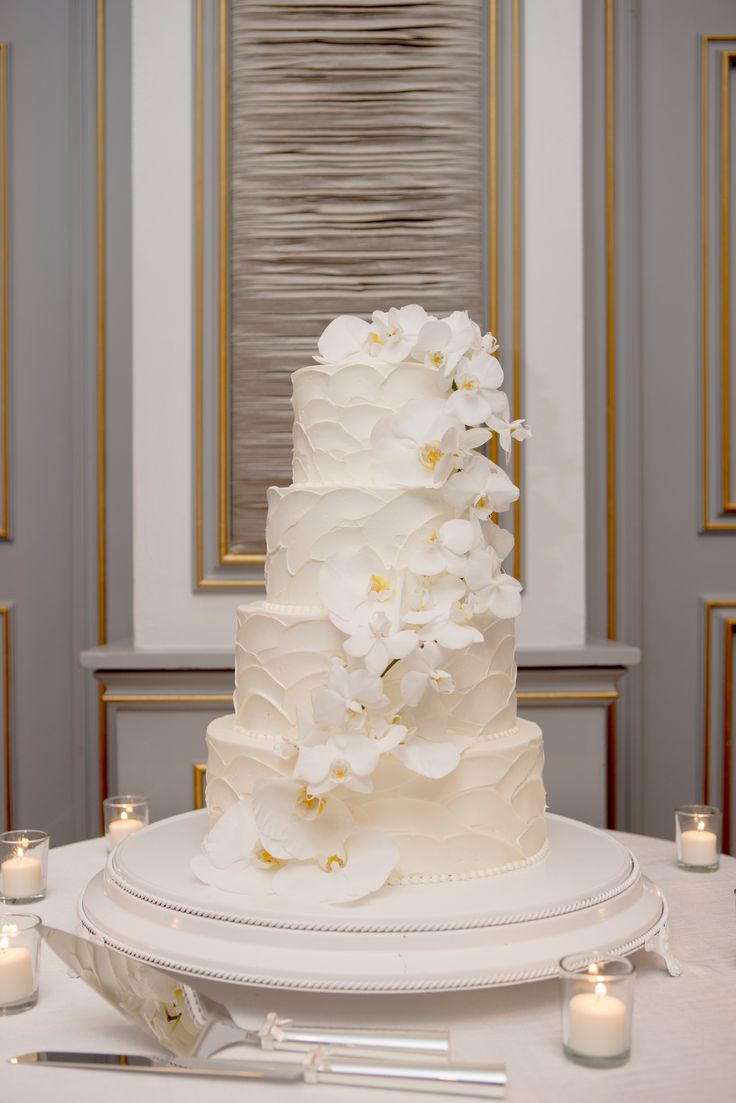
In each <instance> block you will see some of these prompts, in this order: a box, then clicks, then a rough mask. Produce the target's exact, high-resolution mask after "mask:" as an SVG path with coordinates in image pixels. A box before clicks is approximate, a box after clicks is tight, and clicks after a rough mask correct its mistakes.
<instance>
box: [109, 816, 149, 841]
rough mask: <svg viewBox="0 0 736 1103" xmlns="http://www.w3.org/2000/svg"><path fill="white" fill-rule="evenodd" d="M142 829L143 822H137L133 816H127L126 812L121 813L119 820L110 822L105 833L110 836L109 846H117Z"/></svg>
mask: <svg viewBox="0 0 736 1103" xmlns="http://www.w3.org/2000/svg"><path fill="white" fill-rule="evenodd" d="M142 827H145V824H144V823H143V820H139V819H137V818H136V817H135V816H129V815H128V814H127V813H126V812H123V813H122V815H121V817H120V819H119V820H110V824H109V826H108V829H107V833H108V835H109V836H110V846H111V847H113V846H117V845H118V843H121V842H122V841H123V839H127V838H128V836H129V835H134V834H135V833H136V831H140V829H141V828H142Z"/></svg>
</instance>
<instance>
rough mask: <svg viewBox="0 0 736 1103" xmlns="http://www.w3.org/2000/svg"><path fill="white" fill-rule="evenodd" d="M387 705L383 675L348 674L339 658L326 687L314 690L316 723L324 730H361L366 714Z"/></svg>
mask: <svg viewBox="0 0 736 1103" xmlns="http://www.w3.org/2000/svg"><path fill="white" fill-rule="evenodd" d="M387 704H388V698H387V697H386V696H385V695H384V692H383V683H382V681H381V678H380V675H378V674H373V673H371V671H369V670H348V668H347V667H346V666H345V664H344V663H343V662H341V661H340V659H338V658H333V659H332V660H331V661H330V667H329V671H328V675H327V685H326V686H317V687H316V688H315V689H313V690H312V710H313V712H314V719H315V720H316V721H317V723H318V724H321V725H324V726H325V727H335V728H340V729H341V730H344V729H345V728H349V729H352V730H356V729H360V728H362V727H363V726H364V724H365V720H366V710H367V709H369V708H381V707H382V706H384V705H387Z"/></svg>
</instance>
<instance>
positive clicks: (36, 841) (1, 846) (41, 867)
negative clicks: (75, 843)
mask: <svg viewBox="0 0 736 1103" xmlns="http://www.w3.org/2000/svg"><path fill="white" fill-rule="evenodd" d="M48 858H49V837H48V835H47V834H46V832H45V831H34V830H31V829H30V828H24V829H23V830H22V831H4V832H3V833H2V834H1V835H0V901H2V903H3V904H32V903H33V902H34V901H35V900H43V898H44V896H45V895H46V870H47V867H48Z"/></svg>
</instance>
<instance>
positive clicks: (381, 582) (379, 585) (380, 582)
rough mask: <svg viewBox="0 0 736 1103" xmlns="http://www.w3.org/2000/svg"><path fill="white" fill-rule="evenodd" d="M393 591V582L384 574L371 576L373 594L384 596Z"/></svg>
mask: <svg viewBox="0 0 736 1103" xmlns="http://www.w3.org/2000/svg"><path fill="white" fill-rule="evenodd" d="M390 589H391V580H390V579H388V578H386V576H385V575H383V574H372V575H371V592H372V593H374V594H384V593H386V592H387V591H388V590H390Z"/></svg>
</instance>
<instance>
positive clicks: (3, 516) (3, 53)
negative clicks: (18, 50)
mask: <svg viewBox="0 0 736 1103" xmlns="http://www.w3.org/2000/svg"><path fill="white" fill-rule="evenodd" d="M0 239H1V240H0V280H2V285H3V286H2V306H1V307H0V327H2V331H1V332H0V407H1V408H2V409H1V410H0V493H2V499H3V500H2V507H1V508H0V540H9V539H10V412H9V410H8V403H9V401H10V386H9V382H8V374H9V368H8V323H9V318H8V47H7V43H5V42H0Z"/></svg>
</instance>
